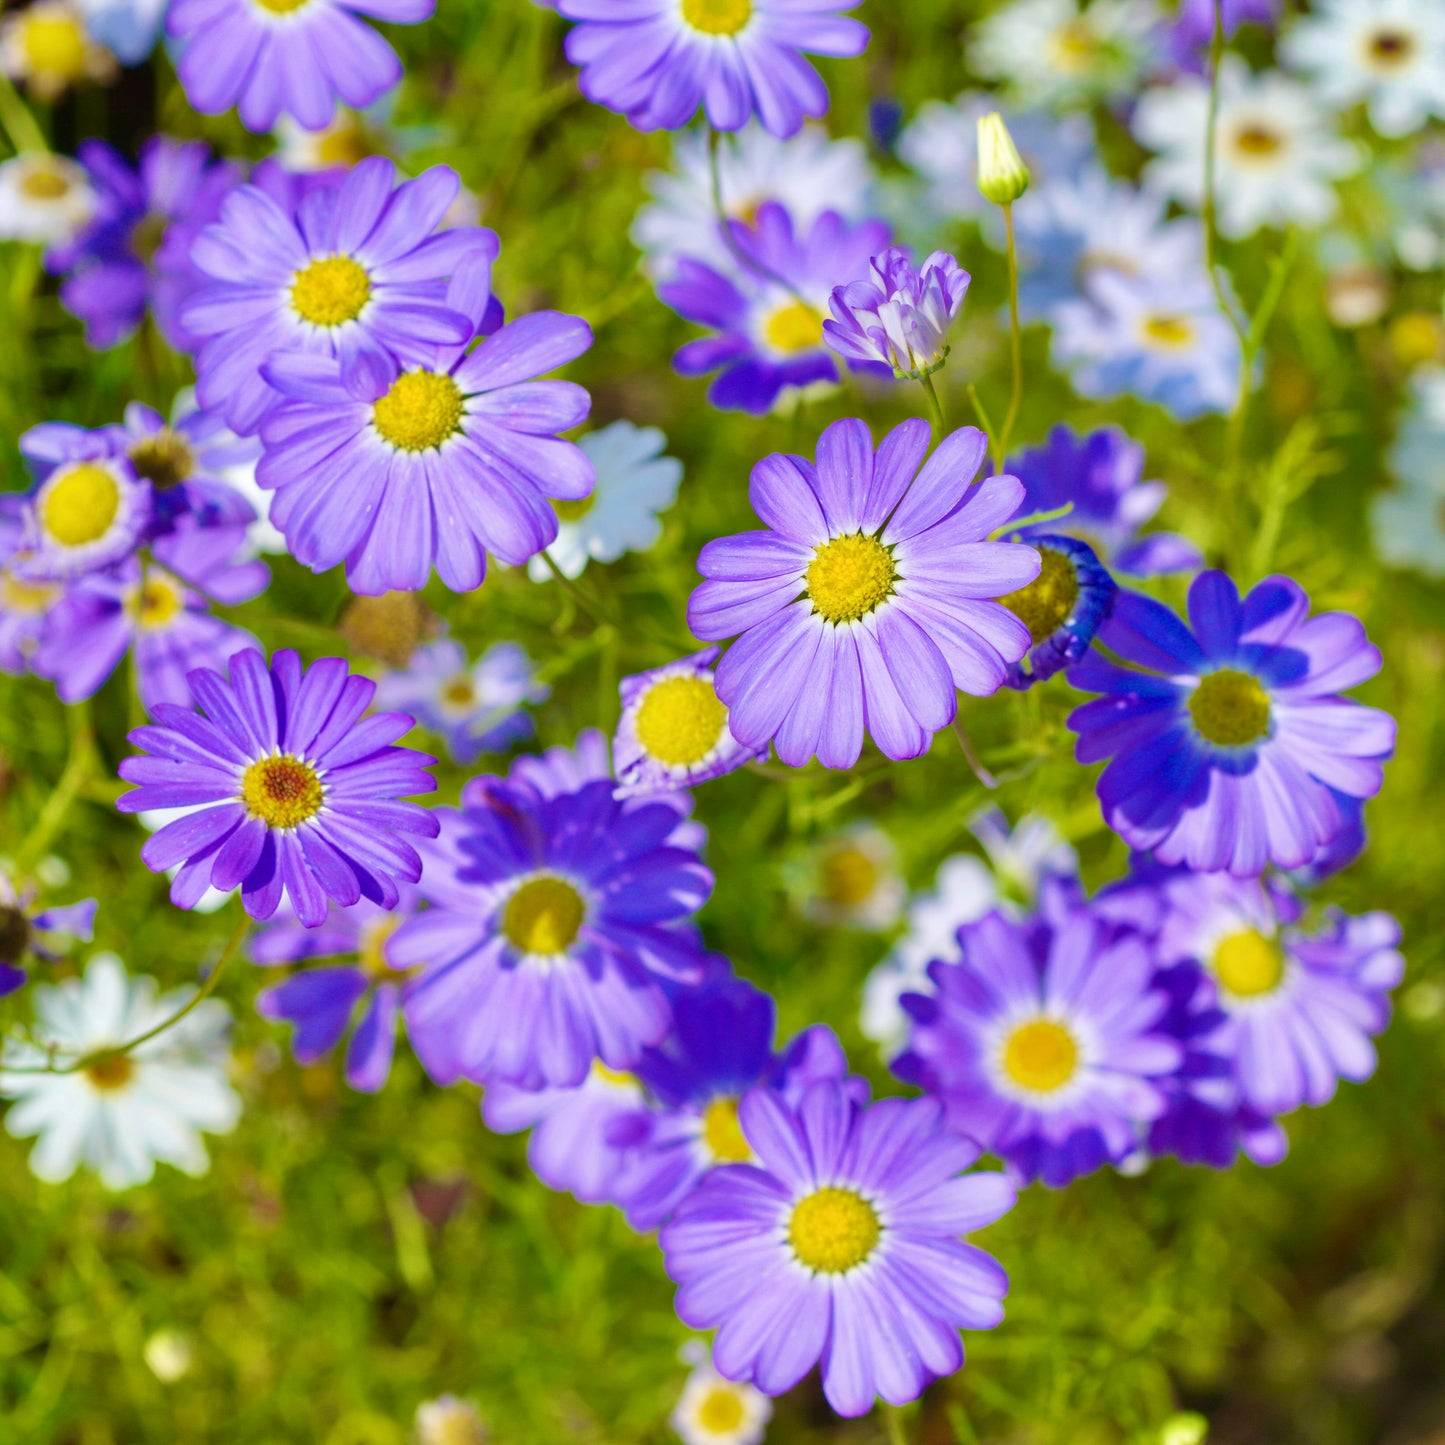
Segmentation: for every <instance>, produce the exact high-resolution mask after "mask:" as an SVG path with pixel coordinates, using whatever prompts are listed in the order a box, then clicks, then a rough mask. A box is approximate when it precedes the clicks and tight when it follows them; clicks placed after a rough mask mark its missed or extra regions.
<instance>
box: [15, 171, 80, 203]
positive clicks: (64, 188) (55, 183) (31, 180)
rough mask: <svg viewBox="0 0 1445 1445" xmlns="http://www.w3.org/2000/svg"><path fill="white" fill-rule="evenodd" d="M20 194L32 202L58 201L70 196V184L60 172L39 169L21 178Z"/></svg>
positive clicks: (26, 173) (27, 172) (28, 172)
mask: <svg viewBox="0 0 1445 1445" xmlns="http://www.w3.org/2000/svg"><path fill="white" fill-rule="evenodd" d="M20 194H21V195H22V196H24V197H25V198H26V199H27V200H30V201H58V200H59V199H60V198H61V196H66V195H69V194H70V182H69V181H68V180H67V179H66V178H65V177H64V176H63V175H61V174H60V173H59V171H54V170H50V169H48V168H46V167H37V168H36V169H34V170H29V171H26V172H25V174H24V175H23V176H21V177H20Z"/></svg>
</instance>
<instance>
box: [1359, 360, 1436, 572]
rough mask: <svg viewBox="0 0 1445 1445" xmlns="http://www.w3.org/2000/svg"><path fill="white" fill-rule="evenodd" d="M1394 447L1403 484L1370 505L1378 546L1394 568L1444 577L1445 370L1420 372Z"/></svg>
mask: <svg viewBox="0 0 1445 1445" xmlns="http://www.w3.org/2000/svg"><path fill="white" fill-rule="evenodd" d="M1411 388H1412V393H1413V395H1412V397H1411V403H1410V407H1409V409H1408V411H1406V413H1405V417H1404V420H1403V421H1402V423H1401V425H1400V431H1399V435H1398V436H1397V437H1396V439H1395V444H1394V446H1393V447H1391V449H1390V470H1391V471H1393V472H1394V474H1395V476H1396V477H1397V478H1398V479H1399V483H1400V484H1399V486H1398V487H1396V488H1394V489H1393V490H1392V491H1388V492H1383V493H1381V494H1380V495H1379V496H1377V497H1376V498H1375V499H1374V501H1373V503H1372V505H1371V508H1370V520H1371V523H1372V524H1373V527H1374V533H1375V550H1376V551H1377V552H1378V553H1379V554H1380V557H1381V558H1382V559H1383V560H1384V561H1386V562H1388V563H1390V564H1391V565H1392V566H1395V567H1409V568H1413V569H1414V570H1415V571H1417V572H1421V573H1423V574H1424V575H1425V576H1427V577H1445V369H1442V368H1439V367H1431V368H1429V369H1427V370H1422V371H1419V372H1417V373H1416V374H1415V376H1414V377H1413V378H1412V381H1411Z"/></svg>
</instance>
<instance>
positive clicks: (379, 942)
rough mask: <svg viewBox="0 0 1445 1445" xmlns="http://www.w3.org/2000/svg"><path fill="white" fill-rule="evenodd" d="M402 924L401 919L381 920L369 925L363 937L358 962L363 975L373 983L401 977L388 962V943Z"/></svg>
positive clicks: (358, 952) (358, 950)
mask: <svg viewBox="0 0 1445 1445" xmlns="http://www.w3.org/2000/svg"><path fill="white" fill-rule="evenodd" d="M400 924H401V919H399V918H381V919H378V920H377V921H376V922H375V923H372V924H369V925H368V926H367V928H366V929H365V931H364V932H363V933H362V935H361V944H360V946H359V947H358V948H357V950H356V961H357V962H358V963H359V964H360V965H361V971H362V973H364V974H365V975H366V977H367V978H368V979H369V980H370V981H371V982H372V983H376V982H377V981H378V980H380V979H385V978H399V977H400V974H399V973H398V971H397V970H396V969H394V968H393V967H392V966H391V965H390V964H389V963H388V962H387V961H386V945H387V941H388V940H389V939H390V938H391V935H392V934H393V933H395V932H396V930H397V928H398V927H399V926H400Z"/></svg>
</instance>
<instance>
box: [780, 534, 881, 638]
mask: <svg viewBox="0 0 1445 1445" xmlns="http://www.w3.org/2000/svg"><path fill="white" fill-rule="evenodd" d="M897 576H898V569H897V567H895V566H894V565H893V553H892V552H890V551H889V550H888V548H887V547H885V546H884V545H883V543H882V542H880V541H879V540H878V539H877V538H876V537H865V536H864V535H863V534H862V533H861V532H853V533H851V534H850V535H848V536H846V537H834V538H833V540H832V541H831V542H824V543H823V544H822V546H820V547H818V548H817V549H816V550H815V551H814V553H813V560H812V561H811V562H809V563H808V571H807V573H806V574H805V576H804V578H803V585H804V586H805V587H806V588H807V591H808V597H809V598H810V599H811V601H812V603H813V611H814V612H816V613H818V614H819V615H820V616H822V617H824V618H826V619H827V620H828V621H829V622H856V621H857V620H858V619H859V618H860V617H866V616H867V614H868V613H870V612H872V611H873V609H874V608H875V607H877V606H878V605H879V604H880V603H882V602H884V601H886V600H887V599H888V598H889V597H890V596H891V595H892V592H893V582H894V579H895V578H896V577H897Z"/></svg>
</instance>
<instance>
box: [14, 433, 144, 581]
mask: <svg viewBox="0 0 1445 1445" xmlns="http://www.w3.org/2000/svg"><path fill="white" fill-rule="evenodd" d="M91 451H92V454H91V455H90V456H83V457H79V458H77V459H76V460H74V461H69V462H64V463H62V464H61V465H60V466H57V467H55V468H53V469H52V470H51V471H49V472H48V473H47V474H46V476H45V478H44V480H43V481H41V482H39V483H38V484H37V485H36V487H35V488H34V490H33V491H31V492H30V493H29V494H28V496H27V497H26V498H25V502H24V505H23V508H22V511H21V531H20V536H19V539H18V544H17V548H16V552H15V554H14V555H13V559H12V562H11V566H12V567H13V568H14V570H15V571H16V573H17V574H18V575H19V576H21V577H23V578H26V579H27V580H30V581H37V582H57V581H63V580H65V579H66V578H70V577H80V576H83V575H84V574H85V573H87V572H96V571H99V570H100V569H101V568H103V567H109V566H111V565H113V564H114V563H116V562H120V561H123V560H124V559H125V558H127V557H129V556H130V555H131V553H132V552H134V551H135V549H136V547H137V546H139V545H140V543H141V541H142V540H143V539H144V537H145V533H146V529H147V528H148V527H149V526H150V523H151V514H152V508H153V501H152V494H151V488H150V484H149V483H148V482H143V481H141V480H140V478H138V477H137V476H136V474H135V469H134V468H133V467H132V466H131V464H130V463H129V462H128V461H127V460H126V459H125V458H124V457H114V456H107V455H106V454H105V451H106V448H105V446H104V444H103V443H101V442H96V443H94V444H93V447H92V448H91Z"/></svg>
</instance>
